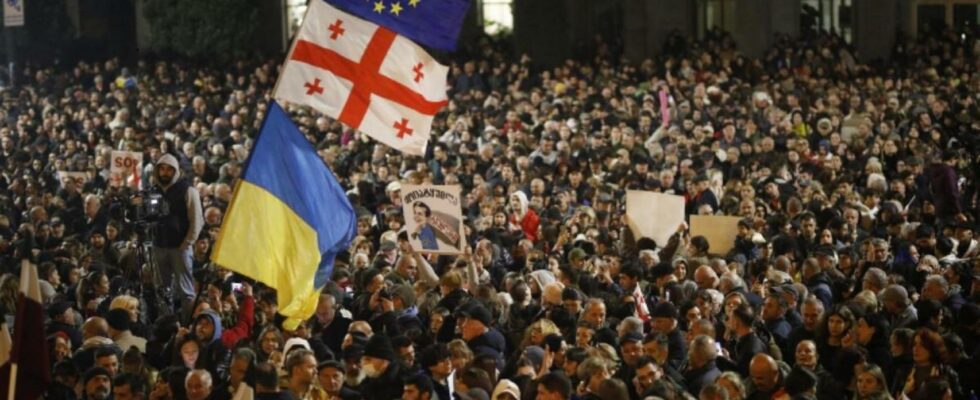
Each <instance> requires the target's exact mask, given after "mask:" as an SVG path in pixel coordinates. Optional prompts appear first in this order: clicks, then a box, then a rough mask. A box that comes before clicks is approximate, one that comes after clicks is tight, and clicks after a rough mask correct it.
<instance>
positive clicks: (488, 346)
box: [466, 328, 507, 369]
mask: <svg viewBox="0 0 980 400" xmlns="http://www.w3.org/2000/svg"><path fill="white" fill-rule="evenodd" d="M466 344H467V345H468V346H469V347H470V349H471V350H473V354H474V355H480V354H489V355H491V356H493V358H494V359H495V360H497V368H500V369H503V368H504V354H506V351H507V344H506V341H505V340H504V335H501V334H500V331H498V330H497V329H496V328H490V329H488V330H487V332H486V333H484V334H482V335H480V336H477V337H475V338H473V340H470V341H467V342H466Z"/></svg>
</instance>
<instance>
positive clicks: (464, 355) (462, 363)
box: [448, 339, 474, 371]
mask: <svg viewBox="0 0 980 400" xmlns="http://www.w3.org/2000/svg"><path fill="white" fill-rule="evenodd" d="M448 346H449V362H450V363H452V364H453V369H455V370H457V371H462V370H463V369H464V368H466V366H467V365H470V363H471V362H473V358H474V355H473V351H472V350H470V346H469V345H467V344H466V342H465V341H463V339H454V340H453V341H451V342H449V344H448Z"/></svg>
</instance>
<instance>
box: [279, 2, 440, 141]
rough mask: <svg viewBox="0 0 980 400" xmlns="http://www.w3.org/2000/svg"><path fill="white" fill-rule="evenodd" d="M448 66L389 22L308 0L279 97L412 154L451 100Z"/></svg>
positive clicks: (280, 86)
mask: <svg viewBox="0 0 980 400" xmlns="http://www.w3.org/2000/svg"><path fill="white" fill-rule="evenodd" d="M448 73H449V68H448V67H446V66H445V65H442V64H440V63H439V62H438V61H436V60H435V59H434V58H432V56H430V55H429V54H428V53H427V52H426V51H425V49H423V48H422V47H420V46H418V45H416V44H415V43H413V42H412V41H411V40H409V39H407V38H405V37H403V36H400V35H398V34H396V33H394V32H392V31H390V30H388V29H386V28H383V27H380V26H378V25H376V24H374V23H371V22H368V21H365V20H363V19H360V18H358V17H355V16H353V15H350V14H347V13H345V12H343V11H341V10H339V9H337V8H334V7H333V6H331V5H329V4H327V3H326V2H324V1H314V2H310V7H309V9H308V11H307V14H306V19H305V20H304V21H303V26H302V27H300V30H299V34H297V36H296V39H295V42H294V43H293V48H292V50H291V51H290V53H289V54H288V55H287V57H286V63H285V65H284V67H283V72H282V75H281V76H280V78H279V81H278V82H277V83H276V89H275V93H274V97H275V98H276V100H279V101H280V102H284V103H285V104H301V105H305V106H309V107H311V108H313V109H315V110H317V111H319V112H321V113H323V114H325V115H327V116H329V117H332V118H336V119H338V120H340V122H342V123H344V124H345V125H347V126H350V127H352V128H355V129H358V130H360V131H361V132H362V133H365V134H367V135H369V136H370V137H372V138H374V139H375V140H377V141H379V142H381V143H384V144H386V145H388V146H390V147H392V148H395V149H397V150H399V151H402V152H404V153H406V154H411V155H422V154H424V153H425V147H426V142H427V141H428V139H429V134H430V130H431V128H432V118H433V116H434V115H435V114H436V113H437V112H439V110H440V109H441V108H442V107H444V106H445V105H446V104H447V103H448V98H447V96H446V88H447V81H446V77H447V75H448Z"/></svg>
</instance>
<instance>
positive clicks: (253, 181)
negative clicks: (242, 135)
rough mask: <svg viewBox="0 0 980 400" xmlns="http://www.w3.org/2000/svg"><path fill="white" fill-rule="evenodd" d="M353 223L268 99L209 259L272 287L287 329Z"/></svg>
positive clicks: (299, 137)
mask: <svg viewBox="0 0 980 400" xmlns="http://www.w3.org/2000/svg"><path fill="white" fill-rule="evenodd" d="M356 221H357V218H356V215H355V214H354V208H353V207H352V206H351V204H350V202H349V201H348V200H347V196H346V195H345V193H344V190H343V188H341V187H340V183H338V182H337V179H336V178H335V177H334V175H333V173H332V172H331V171H330V169H329V168H328V167H327V165H326V164H324V162H323V160H322V159H320V157H319V155H317V153H316V150H314V148H313V146H312V145H311V144H310V142H309V141H307V140H306V138H305V137H304V136H303V134H302V133H300V131H299V129H297V128H296V125H294V124H293V122H292V121H291V120H290V119H289V116H288V115H287V114H286V112H285V111H283V109H282V108H281V107H280V106H279V105H278V104H277V103H276V102H275V101H271V102H270V103H269V109H268V112H267V113H266V116H265V121H264V122H263V123H262V129H261V130H260V131H259V135H258V138H257V139H256V141H255V145H254V146H253V149H252V153H251V155H250V156H249V159H248V162H247V163H246V165H245V171H244V173H243V174H242V178H241V179H239V181H238V184H236V186H235V196H234V198H233V199H232V201H231V205H229V207H228V212H227V214H226V215H225V219H224V222H223V223H222V225H221V233H220V234H219V235H218V240H217V243H216V244H215V247H214V251H213V252H212V254H211V260H212V261H214V262H215V263H217V264H218V265H220V266H222V267H224V268H228V269H230V270H232V271H235V272H238V273H241V274H243V275H245V276H248V277H250V278H253V279H255V280H257V281H260V282H262V283H265V284H266V285H269V286H270V287H272V288H275V289H276V291H277V292H278V300H279V313H280V314H282V315H285V316H286V317H287V318H288V319H287V323H286V326H287V328H293V327H295V326H296V324H298V323H299V320H301V319H306V318H309V317H310V316H311V315H313V313H314V311H315V310H316V304H317V298H318V294H319V290H320V289H321V288H322V287H323V285H324V284H325V283H326V282H327V280H329V279H330V274H331V272H332V271H333V263H334V258H335V257H336V255H337V253H339V252H341V251H343V250H345V249H347V247H348V246H349V245H350V242H351V240H352V239H353V238H354V234H355V232H356V224H357V222H356Z"/></svg>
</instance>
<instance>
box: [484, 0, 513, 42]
mask: <svg viewBox="0 0 980 400" xmlns="http://www.w3.org/2000/svg"><path fill="white" fill-rule="evenodd" d="M512 3H513V0H483V30H484V31H486V32H487V33H488V34H491V35H493V34H497V33H501V32H510V31H512V30H513V29H514V10H513V8H511V5H512Z"/></svg>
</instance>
